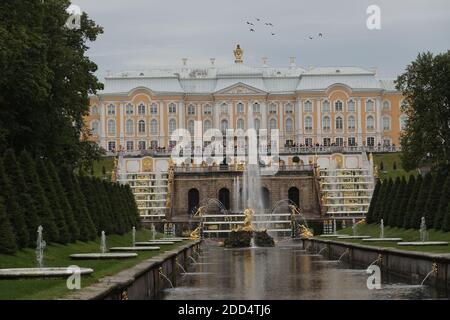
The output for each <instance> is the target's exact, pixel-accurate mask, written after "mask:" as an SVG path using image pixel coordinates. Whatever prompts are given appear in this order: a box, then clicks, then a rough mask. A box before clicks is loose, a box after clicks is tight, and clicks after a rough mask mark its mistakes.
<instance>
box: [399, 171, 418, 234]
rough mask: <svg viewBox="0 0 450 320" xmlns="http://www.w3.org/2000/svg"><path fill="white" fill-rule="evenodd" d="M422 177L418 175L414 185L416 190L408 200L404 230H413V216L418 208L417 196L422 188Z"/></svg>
mask: <svg viewBox="0 0 450 320" xmlns="http://www.w3.org/2000/svg"><path fill="white" fill-rule="evenodd" d="M422 181H423V179H422V176H421V175H418V176H417V179H416V182H415V183H414V188H413V190H412V192H411V194H410V196H409V199H408V206H407V208H406V214H405V219H404V220H403V228H405V229H410V228H412V227H413V226H412V221H413V216H414V212H415V208H416V201H417V196H418V195H419V191H420V187H421V186H422Z"/></svg>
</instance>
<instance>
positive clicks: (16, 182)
mask: <svg viewBox="0 0 450 320" xmlns="http://www.w3.org/2000/svg"><path fill="white" fill-rule="evenodd" d="M3 166H4V168H5V173H6V175H7V176H8V178H9V181H11V187H12V189H13V190H12V191H13V194H15V195H17V204H18V205H19V208H20V209H21V210H22V212H23V214H24V219H25V223H26V224H27V230H28V235H29V237H28V238H29V244H28V245H29V246H34V244H35V239H36V230H37V228H38V226H39V225H41V219H40V218H39V216H38V215H37V212H36V208H35V206H34V203H33V199H32V197H31V195H30V194H28V193H27V184H26V182H25V179H24V176H23V172H22V169H21V167H20V166H19V164H18V162H17V159H16V156H15V154H14V151H13V150H11V149H9V150H7V151H6V152H5V155H4V158H3ZM25 215H26V218H25Z"/></svg>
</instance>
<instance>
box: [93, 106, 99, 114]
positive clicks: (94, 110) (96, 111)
mask: <svg viewBox="0 0 450 320" xmlns="http://www.w3.org/2000/svg"><path fill="white" fill-rule="evenodd" d="M97 114H98V108H97V106H92V107H91V115H93V116H94V115H97Z"/></svg>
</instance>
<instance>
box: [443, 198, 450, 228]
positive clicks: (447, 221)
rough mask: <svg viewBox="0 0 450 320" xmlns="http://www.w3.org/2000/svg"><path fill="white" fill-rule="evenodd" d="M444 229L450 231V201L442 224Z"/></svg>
mask: <svg viewBox="0 0 450 320" xmlns="http://www.w3.org/2000/svg"><path fill="white" fill-rule="evenodd" d="M442 231H444V232H449V231H450V203H449V204H448V207H447V212H446V215H445V217H444V222H443V224H442Z"/></svg>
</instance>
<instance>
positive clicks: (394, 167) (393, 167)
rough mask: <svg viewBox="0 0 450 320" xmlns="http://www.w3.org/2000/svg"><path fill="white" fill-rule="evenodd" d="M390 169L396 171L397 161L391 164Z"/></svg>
mask: <svg viewBox="0 0 450 320" xmlns="http://www.w3.org/2000/svg"><path fill="white" fill-rule="evenodd" d="M392 169H393V170H394V171H395V170H397V161H394V163H393V164H392Z"/></svg>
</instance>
